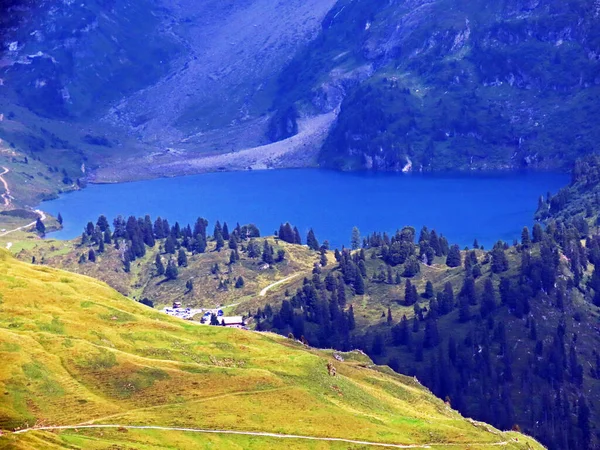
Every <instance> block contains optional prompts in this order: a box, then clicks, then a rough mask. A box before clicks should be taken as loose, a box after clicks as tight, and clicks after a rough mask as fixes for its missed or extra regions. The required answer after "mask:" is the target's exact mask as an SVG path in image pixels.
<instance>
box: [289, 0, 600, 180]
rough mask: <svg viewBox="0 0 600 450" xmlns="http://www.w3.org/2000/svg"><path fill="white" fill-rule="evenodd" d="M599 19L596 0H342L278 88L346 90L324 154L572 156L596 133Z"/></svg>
mask: <svg viewBox="0 0 600 450" xmlns="http://www.w3.org/2000/svg"><path fill="white" fill-rule="evenodd" d="M598 30H600V11H599V10H598V6H597V5H596V4H594V3H593V2H589V1H574V2H559V1H555V0H542V1H536V2H529V1H523V0H515V1H505V2H495V3H490V2H488V1H474V2H473V1H471V2H465V1H457V0H443V1H436V2H430V1H372V2H355V1H352V0H340V1H338V2H337V4H336V5H335V7H334V8H333V9H332V10H331V11H330V13H329V14H328V15H327V17H326V18H325V20H324V21H323V27H322V30H321V35H320V36H319V37H318V38H317V39H315V40H314V41H313V42H312V43H311V44H310V45H309V46H308V48H307V49H305V50H304V51H303V52H300V53H298V54H297V55H296V57H295V58H294V60H293V61H292V63H291V64H290V65H289V66H288V68H287V70H285V71H284V72H283V74H282V76H281V77H280V92H281V97H280V98H278V99H277V101H278V102H280V103H281V104H282V107H281V108H282V109H283V108H285V107H287V106H288V105H289V104H295V105H296V106H297V108H298V109H299V110H307V111H309V110H314V109H316V110H319V111H327V110H333V109H335V108H337V107H338V106H340V103H341V111H340V114H339V118H338V121H337V124H336V125H335V126H334V128H333V129H332V131H331V133H330V134H329V137H328V139H327V141H326V143H325V145H324V147H323V149H322V152H321V157H320V163H321V164H322V165H324V166H327V167H334V168H339V169H344V170H351V169H365V168H366V169H372V170H391V171H400V170H402V169H403V168H406V169H407V170H408V169H409V168H410V169H411V170H424V171H436V170H446V169H462V170H469V169H483V170H485V169H487V170H490V169H518V168H522V167H533V168H559V167H568V166H569V165H570V164H572V163H573V162H574V161H575V159H576V158H578V157H580V156H582V155H585V154H589V153H591V152H592V151H593V149H594V147H595V145H596V142H597V140H598V137H599V128H598V127H597V126H596V125H595V123H596V121H595V117H597V116H598V114H599V113H600V110H599V109H598V102H597V101H596V99H597V98H598V95H599V89H600V61H599V55H600V32H599V31H598ZM409 162H410V163H412V164H410V163H409ZM407 163H409V165H408V166H407Z"/></svg>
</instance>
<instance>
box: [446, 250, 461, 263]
mask: <svg viewBox="0 0 600 450" xmlns="http://www.w3.org/2000/svg"><path fill="white" fill-rule="evenodd" d="M461 262H462V261H461V256H460V248H459V247H458V245H453V246H452V247H450V250H449V252H448V256H447V257H446V265H447V266H448V267H460V265H461Z"/></svg>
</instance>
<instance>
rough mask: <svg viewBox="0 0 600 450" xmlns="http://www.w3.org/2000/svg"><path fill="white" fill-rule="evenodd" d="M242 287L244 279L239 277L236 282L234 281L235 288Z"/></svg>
mask: <svg viewBox="0 0 600 450" xmlns="http://www.w3.org/2000/svg"><path fill="white" fill-rule="evenodd" d="M243 287H244V279H243V278H242V276H241V275H240V276H239V277H238V279H237V280H235V288H236V289H240V288H243Z"/></svg>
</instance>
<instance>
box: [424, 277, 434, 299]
mask: <svg viewBox="0 0 600 450" xmlns="http://www.w3.org/2000/svg"><path fill="white" fill-rule="evenodd" d="M434 296H435V293H434V292H433V283H432V282H431V281H429V280H427V283H426V284H425V293H424V295H423V297H425V298H427V299H432V298H434Z"/></svg>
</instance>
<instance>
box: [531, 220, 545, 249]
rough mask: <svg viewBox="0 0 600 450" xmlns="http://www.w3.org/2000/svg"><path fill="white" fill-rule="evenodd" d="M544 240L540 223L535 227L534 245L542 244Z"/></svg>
mask: <svg viewBox="0 0 600 450" xmlns="http://www.w3.org/2000/svg"><path fill="white" fill-rule="evenodd" d="M543 238H544V230H543V229H542V226H541V225H540V224H539V223H536V224H535V225H533V243H534V244H537V243H538V242H542V240H543Z"/></svg>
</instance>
